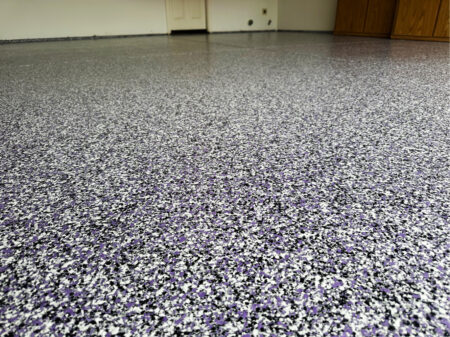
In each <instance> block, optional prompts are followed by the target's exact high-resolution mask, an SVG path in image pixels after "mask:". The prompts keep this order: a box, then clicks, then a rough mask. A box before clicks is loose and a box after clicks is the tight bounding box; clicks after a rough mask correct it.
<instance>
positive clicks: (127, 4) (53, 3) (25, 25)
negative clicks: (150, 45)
mask: <svg viewBox="0 0 450 337" xmlns="http://www.w3.org/2000/svg"><path fill="white" fill-rule="evenodd" d="M165 33H167V21H166V5H165V0H0V40H12V39H33V38H54V37H78V36H92V35H99V36H105V35H106V36H107V35H133V34H165Z"/></svg>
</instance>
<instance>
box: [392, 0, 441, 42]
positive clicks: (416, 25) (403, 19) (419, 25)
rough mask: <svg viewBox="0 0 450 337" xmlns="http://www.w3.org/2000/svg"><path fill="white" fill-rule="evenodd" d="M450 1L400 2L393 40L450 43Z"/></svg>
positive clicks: (400, 0) (403, 0) (417, 0)
mask: <svg viewBox="0 0 450 337" xmlns="http://www.w3.org/2000/svg"><path fill="white" fill-rule="evenodd" d="M448 2H449V0H398V2H397V11H396V17H395V23H394V28H393V31H392V35H391V37H392V38H395V39H412V40H435V41H448V20H449V13H448V11H449V7H448Z"/></svg>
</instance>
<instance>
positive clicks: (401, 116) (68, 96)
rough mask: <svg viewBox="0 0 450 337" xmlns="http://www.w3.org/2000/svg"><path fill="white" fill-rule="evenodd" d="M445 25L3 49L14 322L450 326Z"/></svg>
mask: <svg viewBox="0 0 450 337" xmlns="http://www.w3.org/2000/svg"><path fill="white" fill-rule="evenodd" d="M449 76H450V68H449V48H448V44H446V43H430V42H414V41H391V40H384V39H369V38H357V37H333V36H332V35H328V34H302V33H254V34H216V35H210V36H206V35H192V36H190V35H187V36H175V37H166V36H158V37H143V38H127V39H105V40H92V41H91V40H88V41H68V42H45V43H26V44H10V45H1V46H0V159H1V165H0V268H1V269H0V335H2V336H16V335H17V336H19V335H20V336H31V335H33V333H34V336H87V335H92V336H131V335H134V336H143V335H150V336H153V335H154V336H173V335H196V336H227V335H228V336H260V335H262V336H285V335H293V336H407V335H408V334H409V336H449V333H450V318H449V312H450V277H449V272H450V270H449V268H450V260H449V254H450V251H449V250H450V245H449V234H450V229H449V221H450V219H449V212H450V169H449V168H450V159H449V157H450V105H449V102H450V99H449V98H450V97H449V92H450V86H449V82H448V80H449Z"/></svg>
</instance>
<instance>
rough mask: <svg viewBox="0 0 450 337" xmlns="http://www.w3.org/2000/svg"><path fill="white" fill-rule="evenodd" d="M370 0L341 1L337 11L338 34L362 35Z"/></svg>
mask: <svg viewBox="0 0 450 337" xmlns="http://www.w3.org/2000/svg"><path fill="white" fill-rule="evenodd" d="M367 4H368V0H339V1H338V6H337V10H336V26H335V31H336V32H342V33H362V32H363V31H364V22H365V21H366V12H367Z"/></svg>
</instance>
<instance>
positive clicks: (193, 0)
mask: <svg viewBox="0 0 450 337" xmlns="http://www.w3.org/2000/svg"><path fill="white" fill-rule="evenodd" d="M188 1H189V2H190V4H189V8H190V9H191V11H192V12H191V18H192V19H199V18H201V17H202V15H203V14H202V12H203V11H202V7H204V4H203V6H202V0H188Z"/></svg>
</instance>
